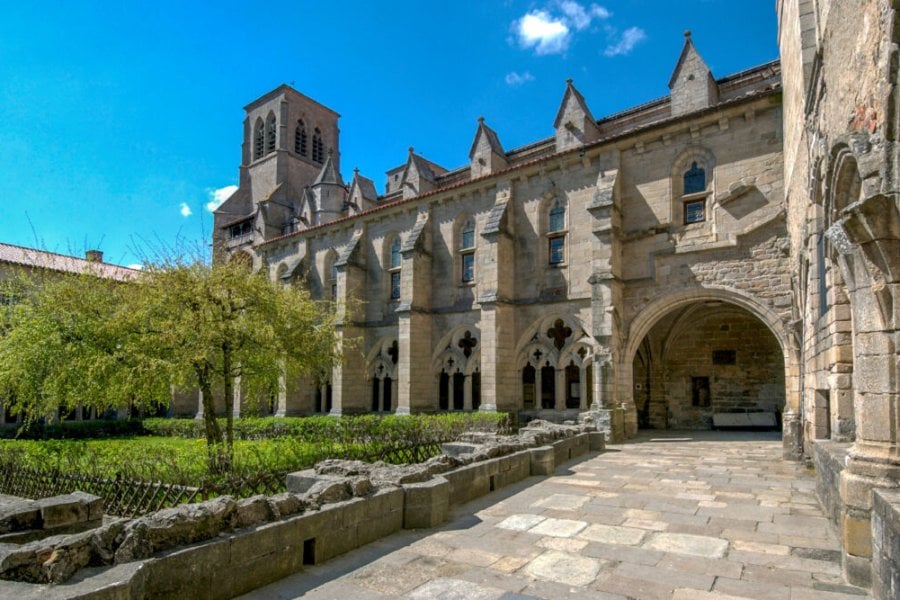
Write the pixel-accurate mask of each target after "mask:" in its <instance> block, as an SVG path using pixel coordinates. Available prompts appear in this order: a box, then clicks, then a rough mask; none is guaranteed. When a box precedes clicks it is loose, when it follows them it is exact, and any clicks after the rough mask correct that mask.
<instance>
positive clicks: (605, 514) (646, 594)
mask: <svg viewBox="0 0 900 600" xmlns="http://www.w3.org/2000/svg"><path fill="white" fill-rule="evenodd" d="M780 456H781V441H780V439H778V437H777V436H775V435H772V434H767V433H762V434H760V433H715V432H681V433H677V432H676V433H672V432H667V433H660V434H656V435H646V434H645V435H641V436H640V437H638V438H637V439H636V440H632V441H630V442H629V443H628V444H624V445H618V446H612V447H610V448H609V449H608V450H607V452H605V453H603V454H600V455H591V456H589V457H587V458H585V459H583V460H576V461H573V462H571V463H568V464H567V465H564V466H563V467H561V468H560V469H558V470H557V472H556V475H555V476H554V477H543V478H537V477H532V478H529V479H527V480H525V481H523V482H521V483H519V484H516V485H514V486H510V487H508V488H505V489H503V490H500V491H497V492H494V493H492V494H490V495H488V496H486V497H484V498H482V499H480V500H477V501H475V502H472V503H469V504H466V505H464V506H462V507H460V508H459V509H457V510H456V511H455V512H454V514H453V515H452V516H451V519H450V521H449V522H448V523H447V524H446V525H445V526H443V527H441V528H438V529H434V530H428V531H407V532H401V533H399V534H396V535H393V536H390V537H388V538H385V539H384V540H381V541H379V542H376V543H374V544H370V545H368V546H366V547H364V548H360V549H359V550H356V551H353V552H351V553H349V554H346V555H344V556H341V557H338V558H337V559H334V560H332V561H329V562H328V563H325V564H323V565H317V566H314V567H309V568H308V569H307V570H305V571H303V572H301V573H298V574H296V575H294V576H292V577H289V578H286V579H283V580H281V581H279V582H277V583H275V584H273V585H270V586H268V587H266V588H263V589H261V590H257V591H256V592H254V593H252V594H249V595H247V596H245V598H253V599H275V598H299V597H304V598H328V599H334V598H343V599H346V600H364V599H367V598H418V599H427V598H441V599H456V598H459V599H465V600H472V599H493V598H500V599H510V600H512V599H522V598H593V599H603V598H654V599H655V598H665V599H669V598H671V599H678V600H713V599H720V600H728V599H731V598H760V599H771V600H807V599H808V600H839V599H848V600H860V598H865V597H868V596H867V595H866V594H865V592H862V591H860V590H858V589H857V588H853V587H850V586H847V585H846V584H845V583H844V582H843V580H842V578H841V571H840V555H839V550H838V549H839V544H838V541H837V538H836V537H835V531H834V530H833V529H832V527H831V525H830V523H829V522H828V521H827V520H826V518H825V517H824V516H823V513H822V511H821V509H820V508H819V504H818V502H817V500H816V496H815V483H814V480H813V477H812V473H811V472H810V471H807V470H806V469H805V468H804V467H803V466H802V465H798V464H794V463H786V462H783V461H782V460H781V458H780Z"/></svg>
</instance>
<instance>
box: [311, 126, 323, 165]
mask: <svg viewBox="0 0 900 600" xmlns="http://www.w3.org/2000/svg"><path fill="white" fill-rule="evenodd" d="M312 159H313V161H314V162H317V163H322V162H325V144H324V143H323V142H322V132H321V131H319V128H318V127H316V128H315V129H314V130H313V137H312Z"/></svg>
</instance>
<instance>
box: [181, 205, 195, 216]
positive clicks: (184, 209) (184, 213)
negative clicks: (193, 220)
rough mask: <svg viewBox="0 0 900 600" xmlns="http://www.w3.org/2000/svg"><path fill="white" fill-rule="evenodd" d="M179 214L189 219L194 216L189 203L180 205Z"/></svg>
mask: <svg viewBox="0 0 900 600" xmlns="http://www.w3.org/2000/svg"><path fill="white" fill-rule="evenodd" d="M178 212H180V213H181V216H182V217H189V216H191V215H192V214H194V213H193V212H192V211H191V207H190V206H188V204H187V202H182V203H181V204H179V205H178Z"/></svg>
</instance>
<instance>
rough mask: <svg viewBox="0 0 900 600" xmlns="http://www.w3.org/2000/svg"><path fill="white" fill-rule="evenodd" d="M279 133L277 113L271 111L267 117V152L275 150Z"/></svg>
mask: <svg viewBox="0 0 900 600" xmlns="http://www.w3.org/2000/svg"><path fill="white" fill-rule="evenodd" d="M277 134H278V128H277V126H276V125H275V114H274V113H269V117H268V118H267V119H266V154H269V153H270V152H275V136H276V135H277Z"/></svg>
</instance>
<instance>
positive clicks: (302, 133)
mask: <svg viewBox="0 0 900 600" xmlns="http://www.w3.org/2000/svg"><path fill="white" fill-rule="evenodd" d="M294 152H296V153H297V154H299V155H300V156H306V125H304V123H303V119H300V120H299V121H297V129H296V130H295V131H294Z"/></svg>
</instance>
